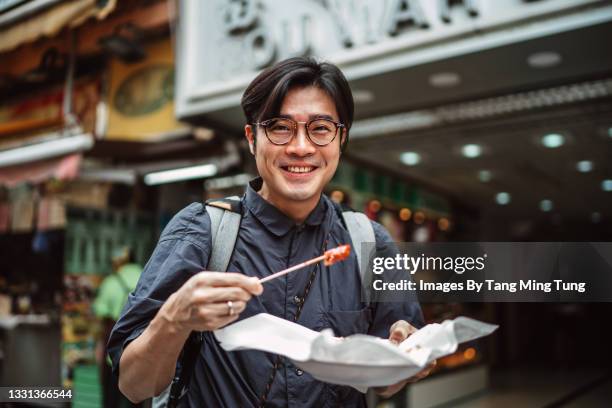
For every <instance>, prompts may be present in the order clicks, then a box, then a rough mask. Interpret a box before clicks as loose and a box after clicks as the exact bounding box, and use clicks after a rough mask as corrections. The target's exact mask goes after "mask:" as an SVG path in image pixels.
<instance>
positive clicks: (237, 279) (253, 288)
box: [192, 272, 263, 295]
mask: <svg viewBox="0 0 612 408" xmlns="http://www.w3.org/2000/svg"><path fill="white" fill-rule="evenodd" d="M194 278H195V279H196V285H198V286H202V285H204V286H238V287H241V288H243V289H244V290H246V291H248V292H250V293H252V294H254V295H260V294H261V293H262V292H263V286H262V285H261V283H259V279H257V278H255V277H248V276H246V275H244V274H242V273H236V272H200V273H198V274H197V275H195V276H194ZM192 279H193V278H192Z"/></svg>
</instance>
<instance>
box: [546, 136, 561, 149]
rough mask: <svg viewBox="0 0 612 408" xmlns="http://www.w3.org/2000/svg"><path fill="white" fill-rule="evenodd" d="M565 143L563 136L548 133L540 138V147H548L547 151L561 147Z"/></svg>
mask: <svg viewBox="0 0 612 408" xmlns="http://www.w3.org/2000/svg"><path fill="white" fill-rule="evenodd" d="M564 143H565V136H563V135H561V134H559V133H549V134H547V135H545V136H544V137H542V146H544V147H548V148H549V149H555V148H557V147H560V146H563V144H564Z"/></svg>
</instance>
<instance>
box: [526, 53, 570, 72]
mask: <svg viewBox="0 0 612 408" xmlns="http://www.w3.org/2000/svg"><path fill="white" fill-rule="evenodd" d="M561 59H562V58H561V54H559V53H557V52H554V51H543V52H536V53H534V54H531V55H530V56H529V57H527V64H529V66H530V67H532V68H550V67H554V66H556V65H559V64H560V63H561Z"/></svg>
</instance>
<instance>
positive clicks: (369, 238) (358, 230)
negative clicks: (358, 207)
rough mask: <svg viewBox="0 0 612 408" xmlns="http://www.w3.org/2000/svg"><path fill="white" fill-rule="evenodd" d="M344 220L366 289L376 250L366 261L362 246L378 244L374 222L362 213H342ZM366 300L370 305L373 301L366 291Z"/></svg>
mask: <svg viewBox="0 0 612 408" xmlns="http://www.w3.org/2000/svg"><path fill="white" fill-rule="evenodd" d="M342 219H343V220H344V225H345V226H346V229H347V230H348V233H349V235H350V236H351V241H353V250H354V251H355V255H356V257H357V266H358V268H359V276H360V277H361V282H362V287H366V286H367V285H366V284H365V283H364V282H367V281H368V279H369V278H370V277H369V276H366V271H367V269H368V264H369V260H370V258H371V257H372V255H373V253H374V250H375V248H372V250H371V251H370V253H368V254H367V257H366V258H365V259H364V258H363V255H364V254H363V250H364V249H363V248H362V244H363V243H365V242H369V243H375V242H376V235H375V234H374V227H372V222H371V221H370V219H369V218H368V217H367V216H366V215H365V214H363V213H360V212H355V211H342ZM364 298H365V299H366V304H367V305H370V300H371V299H370V293H369V291H367V290H366V291H365V292H364Z"/></svg>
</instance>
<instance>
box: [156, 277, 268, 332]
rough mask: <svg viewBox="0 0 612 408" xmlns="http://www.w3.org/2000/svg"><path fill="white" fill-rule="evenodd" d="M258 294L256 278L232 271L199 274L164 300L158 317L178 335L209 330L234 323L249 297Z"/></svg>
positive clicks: (260, 288)
mask: <svg viewBox="0 0 612 408" xmlns="http://www.w3.org/2000/svg"><path fill="white" fill-rule="evenodd" d="M262 292H263V287H262V285H261V283H259V280H258V279H257V278H252V277H247V276H246V275H243V274H241V273H233V272H200V273H198V274H196V275H194V276H192V277H191V278H190V279H189V280H188V281H187V282H185V284H184V285H183V286H181V288H180V289H179V290H178V291H176V292H175V293H173V294H172V295H171V296H170V297H169V298H168V301H166V302H165V303H164V305H163V306H162V308H161V309H160V313H159V317H161V318H162V319H163V320H165V321H166V322H167V323H170V324H171V325H172V326H173V327H175V328H176V330H177V331H180V332H190V331H192V330H195V331H212V330H216V329H218V328H220V327H223V326H225V325H227V324H229V323H231V322H233V321H234V320H236V319H237V318H238V316H239V315H240V313H241V312H242V311H243V310H244V308H245V307H246V303H247V302H248V301H249V299H250V298H251V296H253V295H260V294H261V293H262ZM229 302H231V303H229ZM230 304H231V309H230V306H229V305H230ZM230 313H231V314H230Z"/></svg>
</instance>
